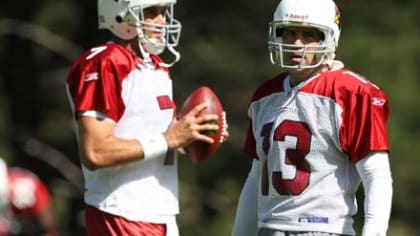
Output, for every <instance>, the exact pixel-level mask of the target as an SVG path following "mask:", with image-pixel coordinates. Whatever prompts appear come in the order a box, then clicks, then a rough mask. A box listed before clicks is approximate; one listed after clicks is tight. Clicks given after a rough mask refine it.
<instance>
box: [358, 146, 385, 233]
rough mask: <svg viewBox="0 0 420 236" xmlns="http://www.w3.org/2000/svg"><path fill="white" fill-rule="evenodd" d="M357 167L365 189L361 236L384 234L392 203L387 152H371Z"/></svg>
mask: <svg viewBox="0 0 420 236" xmlns="http://www.w3.org/2000/svg"><path fill="white" fill-rule="evenodd" d="M356 166H357V169H358V171H359V174H360V176H361V178H362V181H363V187H364V190H365V201H364V209H365V222H364V226H363V232H362V235H363V236H369V235H378V236H385V235H386V232H387V229H388V221H389V217H390V213H391V204H392V177H391V171H390V167H389V161H388V154H387V153H373V154H370V155H369V156H368V157H367V158H365V160H362V161H360V162H359V163H358V164H357V165H356Z"/></svg>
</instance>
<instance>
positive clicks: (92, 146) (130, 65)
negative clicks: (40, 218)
mask: <svg viewBox="0 0 420 236" xmlns="http://www.w3.org/2000/svg"><path fill="white" fill-rule="evenodd" d="M175 3H176V0H115V1H114V0H98V21H99V28H101V29H108V30H110V31H111V32H112V33H113V35H114V38H113V40H112V41H110V42H107V43H105V44H102V45H98V46H96V47H93V48H91V49H89V50H87V51H86V52H85V53H84V54H83V55H82V56H81V57H80V58H79V59H78V60H77V61H76V62H75V63H74V64H73V66H72V68H71V71H70V73H69V75H68V79H67V88H68V94H69V100H70V103H71V106H72V108H73V111H74V117H75V120H76V121H77V125H78V138H79V144H80V151H81V162H82V170H83V174H84V177H85V189H86V190H85V196H84V199H85V203H86V225H87V232H88V235H90V236H92V235H98V236H102V235H118V236H121V235H140V236H145V235H154V236H155V235H156V236H157V235H159V236H164V235H167V236H176V235H178V228H177V225H176V219H175V217H176V215H177V214H178V212H179V209H178V175H177V160H176V159H175V156H174V153H175V150H176V149H177V148H179V147H183V146H185V145H187V144H189V143H191V142H192V141H195V140H200V141H204V142H208V143H211V142H213V139H211V138H209V137H208V136H206V135H202V134H200V132H201V131H205V130H217V129H218V125H217V124H216V125H214V124H209V122H211V121H214V120H216V119H217V115H199V113H200V111H201V110H203V109H205V108H206V106H207V105H206V104H201V105H198V106H197V107H195V108H194V109H193V110H192V111H191V112H190V113H188V114H187V115H185V116H184V117H182V118H180V119H177V118H175V117H176V116H175V113H176V111H175V103H174V101H173V98H172V79H171V77H170V74H169V71H168V68H169V67H170V66H171V65H173V64H174V63H175V62H176V61H178V60H179V58H180V55H179V53H178V52H177V51H176V50H175V48H174V47H175V46H176V45H177V43H178V39H179V34H180V30H181V25H180V23H179V22H178V21H177V20H175V19H174V18H173V7H174V4H175ZM165 49H168V50H169V51H170V52H171V53H172V54H173V56H174V58H175V59H174V60H173V61H172V62H170V63H164V62H163V61H162V60H161V58H160V57H159V54H160V53H161V52H163V51H164V50H165ZM225 135H227V131H226V132H225Z"/></svg>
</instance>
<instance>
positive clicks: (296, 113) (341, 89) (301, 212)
mask: <svg viewBox="0 0 420 236" xmlns="http://www.w3.org/2000/svg"><path fill="white" fill-rule="evenodd" d="M388 109H389V106H388V98H387V97H386V95H385V94H384V93H383V92H382V91H381V90H380V89H378V88H377V87H376V86H375V85H373V84H371V83H370V82H369V81H367V80H366V79H364V78H363V77H361V76H360V75H357V74H355V73H353V72H351V71H348V70H344V69H340V70H335V71H330V72H327V73H322V74H319V75H316V76H314V77H312V78H310V79H308V80H307V81H304V82H302V83H300V84H299V85H297V86H295V87H293V88H291V87H290V80H289V77H288V75H287V74H281V75H279V76H277V77H276V78H274V79H272V80H269V81H267V82H265V83H264V84H263V85H262V86H260V87H259V88H258V89H257V90H256V92H255V93H254V96H253V98H252V101H251V103H250V105H249V110H248V115H249V118H250V126H249V130H248V136H247V140H246V143H245V147H244V148H245V151H246V152H247V153H248V154H249V155H251V156H252V157H254V158H257V159H258V160H259V161H260V162H261V165H260V166H261V169H260V171H261V175H260V176H261V179H260V189H259V191H260V193H259V197H258V220H259V227H265V228H273V229H278V230H284V231H321V232H331V233H337V234H354V229H353V226H352V225H353V219H352V216H353V215H354V214H355V213H356V212H357V205H356V201H355V193H356V190H357V188H358V186H359V184H360V177H359V176H358V174H357V171H356V168H355V163H356V162H357V161H359V160H360V159H362V158H364V157H366V155H367V154H368V153H369V152H371V151H388V149H389V144H388V137H387V132H386V119H387V116H388Z"/></svg>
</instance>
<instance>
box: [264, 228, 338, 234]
mask: <svg viewBox="0 0 420 236" xmlns="http://www.w3.org/2000/svg"><path fill="white" fill-rule="evenodd" d="M257 236H341V234H332V233H323V232H291V231H286V232H284V231H277V230H273V229H265V228H262V229H259V230H258V234H257Z"/></svg>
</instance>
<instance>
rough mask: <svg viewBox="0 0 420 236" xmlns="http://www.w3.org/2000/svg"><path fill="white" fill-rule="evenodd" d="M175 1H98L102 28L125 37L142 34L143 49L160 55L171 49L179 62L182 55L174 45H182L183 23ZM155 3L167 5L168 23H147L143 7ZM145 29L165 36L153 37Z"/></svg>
mask: <svg viewBox="0 0 420 236" xmlns="http://www.w3.org/2000/svg"><path fill="white" fill-rule="evenodd" d="M175 3H176V0H98V24H99V26H98V28H99V29H108V30H110V31H111V32H112V33H113V34H114V35H116V36H117V37H119V38H121V39H125V40H130V39H133V38H134V37H138V38H139V42H140V43H139V45H140V49H141V51H142V52H143V51H144V50H145V51H146V53H150V54H154V55H159V54H161V53H162V52H163V51H164V50H165V48H168V49H169V51H171V53H173V54H174V55H175V57H176V59H175V60H176V61H178V60H179V57H180V56H179V53H178V52H177V51H175V49H174V47H175V46H177V45H178V41H179V37H180V34H181V23H180V22H179V21H178V20H176V19H175V18H174V15H173V14H174V5H175ZM151 6H165V7H167V9H166V12H165V16H164V17H165V20H166V24H164V25H160V24H151V23H147V22H145V20H144V17H143V9H145V8H148V7H151ZM145 31H155V32H160V33H162V38H161V39H160V40H156V39H151V38H149V37H148V36H147V35H146V33H145ZM143 56H144V55H143ZM176 61H175V62H176Z"/></svg>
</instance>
